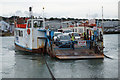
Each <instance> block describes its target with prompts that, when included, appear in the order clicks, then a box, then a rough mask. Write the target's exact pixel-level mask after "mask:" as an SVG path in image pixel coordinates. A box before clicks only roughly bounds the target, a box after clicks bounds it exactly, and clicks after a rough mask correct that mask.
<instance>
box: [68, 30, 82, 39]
mask: <svg viewBox="0 0 120 80" xmlns="http://www.w3.org/2000/svg"><path fill="white" fill-rule="evenodd" d="M72 33H73V34H74V36H75V40H80V34H79V33H77V32H70V33H69V35H70V37H72Z"/></svg>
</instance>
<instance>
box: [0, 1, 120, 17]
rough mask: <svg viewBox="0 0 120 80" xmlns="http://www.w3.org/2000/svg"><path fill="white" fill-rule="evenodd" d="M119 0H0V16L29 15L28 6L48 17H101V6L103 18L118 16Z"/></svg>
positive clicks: (35, 13) (36, 12)
mask: <svg viewBox="0 0 120 80" xmlns="http://www.w3.org/2000/svg"><path fill="white" fill-rule="evenodd" d="M119 1H120V0H0V16H5V17H10V16H29V12H28V10H29V7H30V6H32V8H33V15H34V16H36V17H38V16H42V15H43V7H44V8H45V9H44V16H45V17H47V18H49V17H58V18H60V17H64V18H68V17H73V18H101V16H102V6H103V13H104V18H118V2H119Z"/></svg>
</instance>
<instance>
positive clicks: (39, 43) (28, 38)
mask: <svg viewBox="0 0 120 80" xmlns="http://www.w3.org/2000/svg"><path fill="white" fill-rule="evenodd" d="M30 20H31V19H29V20H28V21H30ZM34 20H41V21H43V20H42V19H32V20H31V21H32V22H33V21H34ZM28 21H27V24H28ZM32 22H31V26H32V27H31V28H29V29H30V34H28V33H27V29H28V27H26V28H15V43H17V44H18V45H20V46H22V47H24V48H29V49H31V50H32V49H39V48H44V46H45V39H38V37H42V38H43V37H44V38H45V37H46V35H45V29H44V28H43V27H40V28H34V27H33V23H32ZM27 26H28V25H27ZM39 30H40V31H39ZM43 30H44V31H43ZM19 31H23V36H20V35H19ZM17 38H18V40H17Z"/></svg>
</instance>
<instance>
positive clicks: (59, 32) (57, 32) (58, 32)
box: [54, 32, 62, 33]
mask: <svg viewBox="0 0 120 80" xmlns="http://www.w3.org/2000/svg"><path fill="white" fill-rule="evenodd" d="M54 33H62V32H54Z"/></svg>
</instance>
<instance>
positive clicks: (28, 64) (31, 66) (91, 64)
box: [0, 34, 120, 78]
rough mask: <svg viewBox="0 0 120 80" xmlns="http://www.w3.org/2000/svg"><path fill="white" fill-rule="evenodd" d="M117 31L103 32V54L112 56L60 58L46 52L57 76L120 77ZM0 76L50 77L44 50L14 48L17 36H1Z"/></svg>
mask: <svg viewBox="0 0 120 80" xmlns="http://www.w3.org/2000/svg"><path fill="white" fill-rule="evenodd" d="M118 38H119V37H118V34H109V35H104V46H105V49H104V54H105V55H107V56H109V57H111V58H112V59H109V58H104V59H92V60H58V59H53V58H51V57H49V56H48V55H45V59H46V61H47V63H48V65H49V67H50V69H51V71H52V73H53V75H54V77H55V78H118V61H120V60H119V59H118V54H119V52H118V48H120V42H118ZM0 40H1V41H0V45H2V46H0V66H2V67H0V77H1V78H51V75H50V73H49V71H48V69H47V67H46V64H45V61H44V60H43V57H42V56H41V54H34V53H33V54H29V53H27V52H21V51H17V50H15V48H14V37H0Z"/></svg>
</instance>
